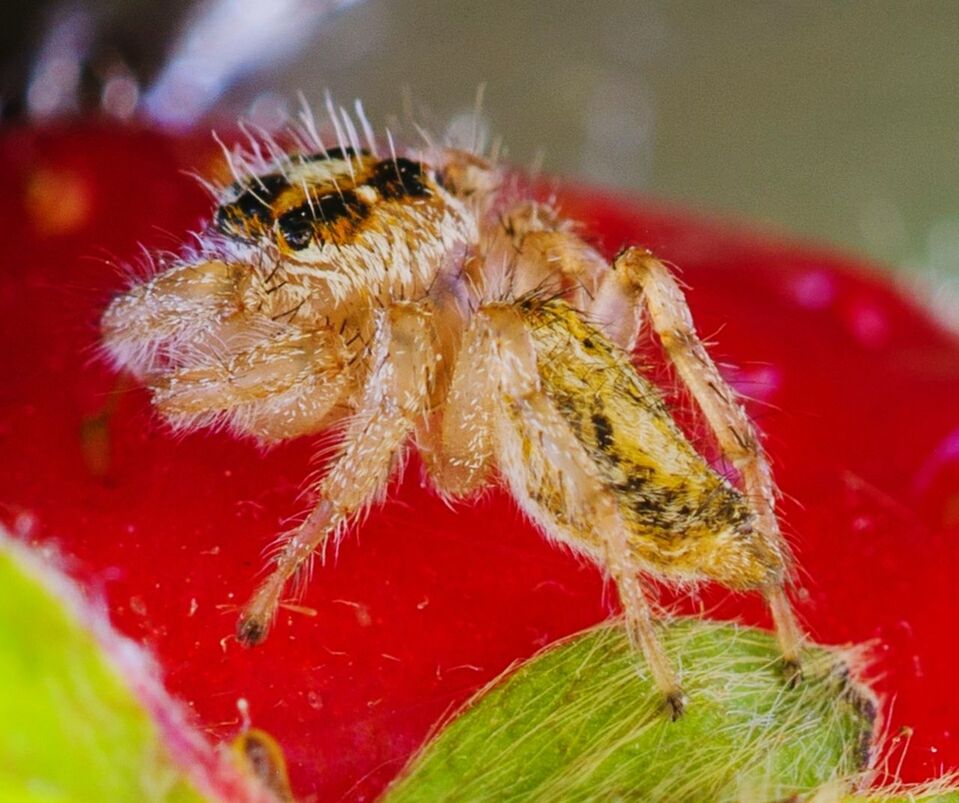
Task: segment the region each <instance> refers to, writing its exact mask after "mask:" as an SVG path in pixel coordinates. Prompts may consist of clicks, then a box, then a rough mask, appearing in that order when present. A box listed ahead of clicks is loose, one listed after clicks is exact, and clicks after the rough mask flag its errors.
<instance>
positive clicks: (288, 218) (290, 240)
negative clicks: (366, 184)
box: [276, 190, 369, 251]
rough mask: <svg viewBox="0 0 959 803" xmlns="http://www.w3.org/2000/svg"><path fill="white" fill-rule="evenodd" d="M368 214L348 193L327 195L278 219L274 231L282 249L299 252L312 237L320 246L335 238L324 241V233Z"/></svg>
mask: <svg viewBox="0 0 959 803" xmlns="http://www.w3.org/2000/svg"><path fill="white" fill-rule="evenodd" d="M368 214H369V207H368V206H367V205H366V204H365V203H363V201H361V200H360V199H359V198H358V197H357V195H356V193H355V192H353V191H352V190H343V191H342V192H331V193H329V194H328V195H322V196H320V197H319V198H313V199H312V206H311V205H310V203H306V202H304V203H302V204H300V205H299V206H298V207H296V208H295V209H291V210H290V211H288V212H286V213H284V214H283V215H281V216H280V217H279V218H278V219H277V221H276V225H277V229H278V231H279V233H280V235H281V236H282V237H283V241H284V242H285V243H286V245H287V246H288V247H289V248H291V249H293V250H294V251H302V250H303V249H304V248H306V247H307V246H308V245H309V244H310V242H311V241H312V240H313V238H314V236H315V237H316V238H317V239H318V240H319V241H320V242H323V241H324V240H326V239H337V238H336V237H332V236H331V237H324V230H326V231H328V232H329V231H330V230H331V229H333V227H335V226H336V225H337V223H341V222H342V221H344V220H349V221H352V222H354V223H356V222H359V221H360V220H363V219H364V218H365V217H366V216H367V215H368Z"/></svg>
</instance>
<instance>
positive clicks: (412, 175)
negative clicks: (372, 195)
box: [365, 156, 430, 200]
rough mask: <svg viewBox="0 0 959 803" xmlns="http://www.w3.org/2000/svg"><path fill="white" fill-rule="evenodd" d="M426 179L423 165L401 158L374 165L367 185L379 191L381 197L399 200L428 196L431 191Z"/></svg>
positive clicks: (385, 160) (384, 160)
mask: <svg viewBox="0 0 959 803" xmlns="http://www.w3.org/2000/svg"><path fill="white" fill-rule="evenodd" d="M424 179H425V175H424V172H423V165H422V164H420V163H419V162H414V161H412V160H410V159H405V158H403V157H402V156H399V157H397V158H396V159H383V160H382V161H380V162H377V163H376V164H375V165H373V172H372V174H371V175H370V177H369V178H368V179H367V180H366V182H365V183H366V184H368V185H369V186H371V187H373V188H375V189H376V190H378V191H379V193H380V197H382V198H384V199H386V200H399V199H402V198H423V197H425V196H428V195H429V194H430V189H429V187H428V186H427V185H426V183H425V181H424Z"/></svg>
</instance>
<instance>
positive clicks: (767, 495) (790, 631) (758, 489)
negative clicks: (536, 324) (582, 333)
mask: <svg viewBox="0 0 959 803" xmlns="http://www.w3.org/2000/svg"><path fill="white" fill-rule="evenodd" d="M641 305H644V306H645V308H646V310H647V311H648V313H649V317H650V323H651V325H652V328H653V329H654V330H655V332H656V334H657V335H658V336H659V339H660V342H661V343H662V347H663V349H664V351H665V352H666V354H667V355H668V357H669V359H670V361H671V362H672V363H673V365H674V366H675V368H676V371H677V373H678V374H679V377H680V379H681V380H682V382H683V384H684V385H685V386H686V387H687V388H688V389H689V391H690V393H691V394H692V396H693V398H694V399H695V400H696V403H697V404H698V406H699V408H700V409H701V410H702V413H703V416H704V417H705V419H706V421H707V423H708V425H709V427H710V429H711V430H712V432H713V435H714V436H715V438H716V440H717V442H718V444H719V447H720V449H721V450H722V453H723V455H724V456H725V457H726V458H727V459H728V460H729V461H730V462H731V463H732V464H733V466H734V467H735V468H736V470H737V472H738V473H739V476H740V478H741V481H742V486H743V490H744V492H745V495H746V497H747V499H748V500H749V502H750V504H751V505H752V507H753V509H754V511H755V515H756V527H757V530H758V532H759V533H760V535H761V536H762V537H763V538H764V539H765V540H766V541H767V543H768V544H769V545H770V546H771V547H772V549H773V550H774V551H775V552H776V553H777V554H778V555H779V556H780V557H781V561H782V564H783V569H782V573H781V579H780V580H779V581H778V582H771V583H769V584H767V585H766V586H764V587H763V593H764V594H765V596H766V600H767V602H768V604H769V607H770V611H771V613H772V615H773V620H774V622H775V625H776V636H777V639H778V641H779V647H780V650H781V651H782V655H783V661H784V665H785V668H786V672H787V675H788V676H789V678H790V680H791V681H793V680H798V678H799V677H800V676H801V668H800V653H801V651H802V642H803V633H802V630H801V629H800V627H799V625H798V623H797V621H796V617H795V614H794V612H793V609H792V606H791V605H790V603H789V599H788V597H787V596H786V592H785V572H786V561H787V560H788V548H787V546H786V543H785V541H784V540H783V537H782V535H781V533H780V530H779V522H778V521H777V519H776V512H775V504H776V503H775V485H774V483H773V479H772V472H771V470H770V468H769V462H768V460H767V459H766V455H765V452H764V451H763V448H762V445H761V444H760V442H759V438H758V437H757V434H756V430H755V429H754V427H753V425H752V422H751V421H750V420H749V417H748V416H747V415H746V411H745V410H744V409H743V407H742V404H741V403H740V402H739V399H738V398H737V396H736V392H735V391H734V390H733V389H732V388H731V387H730V386H729V385H728V384H727V382H726V380H724V379H723V377H722V375H721V374H720V373H719V370H718V369H717V368H716V365H715V363H714V362H713V361H712V358H711V357H710V356H709V353H708V352H707V351H706V348H705V346H704V345H703V343H702V341H701V340H700V339H699V336H698V335H697V334H696V329H695V327H694V325H693V319H692V315H691V314H690V311H689V307H688V306H687V304H686V299H685V297H684V296H683V293H682V290H680V288H679V285H678V284H677V283H676V280H675V279H674V278H673V276H672V274H671V273H670V272H669V269H668V268H666V266H665V265H664V264H663V263H662V262H660V261H659V260H658V259H657V258H656V257H655V256H653V255H652V254H651V253H650V252H648V251H646V250H643V249H638V248H627V249H626V250H625V251H623V252H622V253H620V254H619V255H618V256H617V257H616V260H615V261H614V263H613V269H612V271H611V272H610V273H608V274H607V276H606V277H605V279H604V281H603V285H602V286H601V288H600V291H599V293H598V295H597V299H596V304H595V305H594V307H593V308H592V310H591V312H592V313H593V315H594V317H595V318H596V319H597V320H599V321H607V322H609V321H612V320H614V319H615V313H616V312H617V311H622V310H623V309H626V308H628V307H630V306H633V307H636V308H639V307H640V306H641ZM607 331H608V330H607ZM612 334H613V336H614V339H615V335H616V331H615V327H614V331H613V333H612ZM621 338H622V334H621V333H620V341H619V342H620V344H621V345H628V344H629V343H631V342H632V341H633V340H634V339H635V333H633V334H631V335H630V336H629V339H628V340H627V341H626V343H625V344H624V343H623V341H622V339H621Z"/></svg>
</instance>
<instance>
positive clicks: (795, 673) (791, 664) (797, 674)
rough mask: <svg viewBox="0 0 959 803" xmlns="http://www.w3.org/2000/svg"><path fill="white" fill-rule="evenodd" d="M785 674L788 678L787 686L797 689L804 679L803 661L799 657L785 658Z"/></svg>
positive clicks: (783, 666) (783, 667) (783, 664)
mask: <svg viewBox="0 0 959 803" xmlns="http://www.w3.org/2000/svg"><path fill="white" fill-rule="evenodd" d="M782 669H783V676H784V677H785V678H786V688H789V689H795V688H796V687H797V686H798V685H799V684H800V683H802V680H803V671H802V663H800V661H799V659H798V658H783V663H782Z"/></svg>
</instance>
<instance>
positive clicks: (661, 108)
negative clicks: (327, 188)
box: [0, 0, 959, 314]
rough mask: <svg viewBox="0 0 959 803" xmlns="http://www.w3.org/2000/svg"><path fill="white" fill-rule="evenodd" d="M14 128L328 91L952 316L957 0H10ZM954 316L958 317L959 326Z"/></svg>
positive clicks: (181, 120)
mask: <svg viewBox="0 0 959 803" xmlns="http://www.w3.org/2000/svg"><path fill="white" fill-rule="evenodd" d="M0 19H2V20H3V25H2V26H0V30H2V33H0V53H2V54H4V57H3V62H4V63H3V65H2V66H3V73H2V85H0V91H2V99H3V114H4V116H5V117H6V118H7V119H17V118H24V117H28V118H33V119H37V118H51V117H60V116H66V115H71V114H75V113H76V112H77V109H78V107H81V106H82V107H84V108H86V109H89V108H91V107H96V108H99V109H100V110H101V111H102V112H103V113H104V114H108V115H112V116H115V117H120V118H125V119H126V118H132V117H138V118H144V119H147V120H148V121H150V124H153V125H165V126H171V127H177V126H186V125H192V124H196V123H197V122H198V121H201V120H202V125H208V124H209V123H208V122H207V120H206V119H204V118H210V119H213V120H216V119H219V120H221V121H222V120H223V118H224V117H232V116H235V115H237V114H243V115H246V116H250V117H253V118H254V119H255V120H257V122H259V123H261V124H263V125H265V126H269V125H271V124H273V122H275V120H277V119H278V116H279V115H280V114H282V112H283V111H284V109H288V110H291V111H296V107H297V100H296V93H297V91H302V92H303V94H304V95H305V96H306V98H307V99H308V100H310V101H311V102H312V103H314V104H319V103H321V102H322V99H323V93H324V91H325V90H326V89H329V90H330V91H331V92H332V93H333V94H334V96H335V97H336V98H337V99H338V100H339V101H340V102H344V103H345V102H352V99H353V98H362V99H363V102H364V104H365V106H366V109H367V112H368V114H369V116H370V118H371V120H372V121H373V122H374V124H376V125H382V124H383V123H384V122H385V121H386V120H387V118H388V115H390V114H400V113H401V112H402V109H403V96H404V92H406V91H408V93H409V94H410V95H411V96H412V98H413V99H414V104H415V105H416V107H417V109H418V110H420V109H423V108H425V109H428V110H429V114H427V115H425V120H426V122H427V123H428V124H429V126H430V127H431V128H433V129H436V128H440V129H443V128H445V127H446V126H448V125H451V126H452V127H453V128H454V129H455V128H456V126H458V125H466V124H467V121H468V120H469V119H470V115H471V113H472V109H473V105H474V100H475V96H476V93H477V88H478V86H480V85H481V84H485V99H484V102H483V127H484V129H485V130H487V131H488V132H489V133H490V134H491V135H493V136H497V135H499V136H502V138H503V141H504V143H505V145H506V148H507V152H508V154H509V157H510V158H511V159H512V160H513V161H515V162H517V163H519V164H530V163H536V162H538V161H541V162H542V165H543V167H544V169H545V170H546V171H547V172H550V173H555V174H559V175H562V176H566V177H569V178H573V179H576V180H583V181H585V182H589V183H593V184H599V185H604V186H610V187H616V188H622V189H626V190H629V191H636V192H640V193H643V194H646V195H649V196H653V197H656V198H659V199H664V200H668V201H670V202H676V203H678V204H681V205H683V206H685V207H689V208H692V209H695V210H699V211H704V212H708V213H712V214H718V215H725V216H731V217H734V218H744V219H748V220H750V221H754V222H758V223H760V224H763V225H765V226H767V227H772V228H774V229H778V230H782V231H785V232H788V233H791V234H793V235H798V236H800V237H803V238H807V239H812V240H817V241H822V242H826V243H828V244H831V245H834V246H838V247H840V248H843V249H845V250H847V251H851V252H854V253H858V254H863V255H867V256H870V257H873V258H875V259H877V260H879V261H880V262H882V263H884V264H886V265H888V266H891V267H894V268H898V269H900V270H902V271H903V272H908V274H909V275H910V276H911V277H913V279H916V280H917V281H919V282H921V283H922V284H923V285H924V286H925V287H926V289H927V291H928V295H929V296H930V297H933V298H935V299H937V303H938V304H940V306H943V309H944V311H945V312H946V313H947V314H948V313H952V314H955V312H956V309H957V308H956V307H954V306H952V305H954V304H955V303H956V298H957V297H959V296H957V295H956V294H955V292H954V288H955V286H956V283H957V281H959V97H957V93H959V47H957V43H959V3H956V2H953V0H938V1H937V2H936V1H930V2H920V1H919V0H873V1H872V2H868V3H867V2H858V3H854V2H844V3H838V2H825V0H823V1H822V2H815V3H813V2H800V1H799V0H765V1H764V2H751V1H747V0H734V1H733V2H722V3H720V2H714V0H684V1H681V2H678V1H676V0H673V1H672V2H651V1H647V2H637V1H636V0H634V1H633V2H630V1H629V0H590V1H589V2H583V0H578V2H572V1H571V0H555V1H553V2H532V1H529V2H518V1H517V0H485V1H484V2H467V0H365V2H364V1H363V0H270V2H264V0H198V1H197V2H191V1H189V0H173V1H169V2H146V1H145V0H86V2H68V3H64V2H56V3H54V2H40V1H39V0H5V1H4V4H3V11H2V12H0ZM944 305H948V307H949V308H948V309H946V307H945V306H944Z"/></svg>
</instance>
